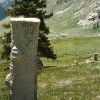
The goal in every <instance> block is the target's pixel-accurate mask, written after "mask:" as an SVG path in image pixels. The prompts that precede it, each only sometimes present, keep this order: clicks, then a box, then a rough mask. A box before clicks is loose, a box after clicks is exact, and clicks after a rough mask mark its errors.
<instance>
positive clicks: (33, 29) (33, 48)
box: [5, 18, 43, 100]
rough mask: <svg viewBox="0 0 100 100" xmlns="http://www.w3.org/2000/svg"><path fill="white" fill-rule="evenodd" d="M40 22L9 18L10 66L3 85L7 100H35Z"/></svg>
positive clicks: (39, 63) (39, 65) (31, 19)
mask: <svg viewBox="0 0 100 100" xmlns="http://www.w3.org/2000/svg"><path fill="white" fill-rule="evenodd" d="M39 25H40V20H39V19H36V18H11V29H12V35H11V38H12V41H11V64H10V73H9V74H8V75H7V77H6V80H5V84H6V85H7V86H8V87H9V91H10V99H9V100H37V77H38V74H39V73H40V72H41V71H42V68H43V65H42V62H41V61H40V60H39V59H38V57H37V51H38V32H39Z"/></svg>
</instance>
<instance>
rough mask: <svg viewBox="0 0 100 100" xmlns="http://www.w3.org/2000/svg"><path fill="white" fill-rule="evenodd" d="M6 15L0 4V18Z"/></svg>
mask: <svg viewBox="0 0 100 100" xmlns="http://www.w3.org/2000/svg"><path fill="white" fill-rule="evenodd" d="M6 16H7V14H6V13H4V8H3V7H1V6H0V20H2V19H4V18H5V17H6Z"/></svg>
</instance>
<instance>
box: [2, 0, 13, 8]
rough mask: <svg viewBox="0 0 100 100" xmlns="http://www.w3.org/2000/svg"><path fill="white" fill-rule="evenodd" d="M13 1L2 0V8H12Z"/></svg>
mask: <svg viewBox="0 0 100 100" xmlns="http://www.w3.org/2000/svg"><path fill="white" fill-rule="evenodd" d="M12 2H13V0H0V6H1V7H3V8H4V9H6V8H8V7H10V5H11V3H12Z"/></svg>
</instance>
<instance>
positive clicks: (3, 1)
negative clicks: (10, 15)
mask: <svg viewBox="0 0 100 100" xmlns="http://www.w3.org/2000/svg"><path fill="white" fill-rule="evenodd" d="M12 2H13V0H0V20H2V19H4V18H5V17H7V14H6V13H4V9H6V8H9V7H10V5H11V3H12Z"/></svg>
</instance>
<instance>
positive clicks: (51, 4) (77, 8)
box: [0, 0, 100, 38]
mask: <svg viewBox="0 0 100 100" xmlns="http://www.w3.org/2000/svg"><path fill="white" fill-rule="evenodd" d="M1 1H4V2H6V4H8V1H9V3H11V2H12V1H13V0H1ZM0 4H3V2H2V3H0ZM97 9H98V11H100V0H47V8H46V10H47V12H48V13H49V12H51V11H53V12H54V16H53V17H51V18H50V19H49V20H46V23H47V26H49V27H50V32H51V34H50V35H49V37H50V38H54V37H59V36H60V37H65V36H94V35H98V34H99V31H100V28H99V26H100V25H99V20H100V19H99V17H100V16H98V15H99V12H98V13H97ZM94 17H95V20H92V19H93V18H94ZM94 28H95V29H94Z"/></svg>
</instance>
